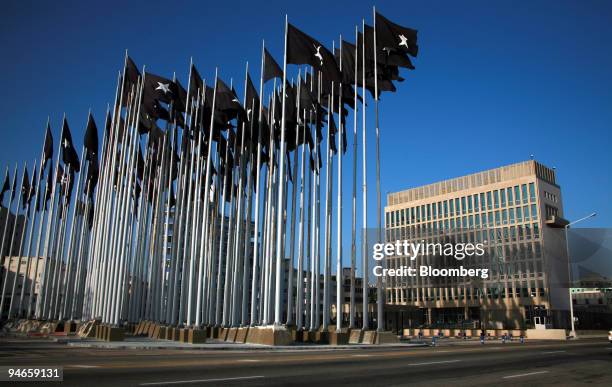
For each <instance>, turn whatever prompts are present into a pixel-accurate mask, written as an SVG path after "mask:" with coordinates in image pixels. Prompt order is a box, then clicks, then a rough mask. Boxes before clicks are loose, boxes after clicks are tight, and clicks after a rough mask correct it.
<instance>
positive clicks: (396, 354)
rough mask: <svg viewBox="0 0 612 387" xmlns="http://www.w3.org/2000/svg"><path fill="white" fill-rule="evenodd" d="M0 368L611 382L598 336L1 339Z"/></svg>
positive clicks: (108, 380) (134, 381)
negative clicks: (525, 339)
mask: <svg viewBox="0 0 612 387" xmlns="http://www.w3.org/2000/svg"><path fill="white" fill-rule="evenodd" d="M2 365H5V366H26V365H28V366H35V365H44V366H49V365H62V366H64V383H63V384H62V385H69V386H92V387H93V386H164V385H169V386H182V385H185V386H195V385H207V386H213V385H214V386H216V385H246V386H267V385H295V386H299V385H305V386H306V385H307V386H312V385H314V386H326V385H367V386H389V385H427V386H436V385H440V386H442V385H470V386H472V385H487V386H491V385H504V384H505V385H526V386H527V385H535V386H539V385H561V386H567V385H581V384H590V385H605V386H611V385H612V347H611V346H610V345H609V344H608V343H607V341H605V340H599V339H597V340H590V339H584V340H577V341H573V342H532V343H526V344H523V345H521V344H518V343H512V344H501V343H499V342H496V343H487V344H485V345H484V346H481V345H479V344H477V343H473V344H468V345H459V343H458V345H452V344H443V345H441V346H438V347H436V348H377V349H367V350H343V351H334V350H331V351H330V350H326V351H319V350H316V351H265V350H264V351H262V350H260V351H210V350H109V349H91V348H73V347H68V346H66V345H63V344H57V343H50V342H46V341H36V340H30V341H24V340H3V341H0V366H2ZM21 385H24V386H25V385H27V384H26V383H20V384H19V386H21ZM39 385H40V384H39Z"/></svg>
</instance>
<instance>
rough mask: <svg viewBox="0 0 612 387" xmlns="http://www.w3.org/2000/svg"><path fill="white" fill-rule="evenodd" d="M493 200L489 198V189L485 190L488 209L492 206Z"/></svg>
mask: <svg viewBox="0 0 612 387" xmlns="http://www.w3.org/2000/svg"><path fill="white" fill-rule="evenodd" d="M492 205H493V200H492V199H491V191H489V192H487V207H488V208H489V210H490V209H491V208H492Z"/></svg>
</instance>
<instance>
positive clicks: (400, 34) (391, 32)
mask: <svg viewBox="0 0 612 387" xmlns="http://www.w3.org/2000/svg"><path fill="white" fill-rule="evenodd" d="M376 43H377V45H378V44H380V45H381V46H382V47H380V49H381V50H383V51H387V52H392V51H396V52H403V53H406V54H408V55H410V56H413V57H416V56H417V53H418V52H419V46H418V45H417V30H415V29H412V28H408V27H403V26H400V25H399V24H395V23H393V22H392V21H390V20H389V19H387V18H386V17H384V16H383V15H381V14H380V13H378V12H376Z"/></svg>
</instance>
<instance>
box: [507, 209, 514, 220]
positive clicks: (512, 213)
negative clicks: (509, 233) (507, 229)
mask: <svg viewBox="0 0 612 387" xmlns="http://www.w3.org/2000/svg"><path fill="white" fill-rule="evenodd" d="M508 212H509V213H510V224H514V208H510V209H509V210H508Z"/></svg>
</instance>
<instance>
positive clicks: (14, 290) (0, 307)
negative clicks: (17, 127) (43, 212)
mask: <svg viewBox="0 0 612 387" xmlns="http://www.w3.org/2000/svg"><path fill="white" fill-rule="evenodd" d="M32 170H33V171H34V172H33V175H32V179H31V184H30V187H29V192H25V193H24V195H25V197H27V203H25V201H26V198H24V203H23V204H27V208H26V211H25V220H24V222H23V227H22V232H21V237H20V238H19V250H18V253H17V270H16V274H15V276H14V277H13V286H12V288H11V301H10V302H9V310H8V318H7V320H10V319H11V312H12V311H13V302H14V300H15V294H16V293H17V281H18V279H19V276H20V274H21V266H22V265H21V256H22V254H23V242H24V240H25V236H26V231H27V226H28V223H31V224H30V230H32V229H33V228H34V221H33V220H32V219H30V210H31V209H32V208H31V203H32V200H31V197H30V196H31V195H32V187H33V185H34V184H36V183H35V182H34V178H35V177H36V160H34V163H33V165H32ZM22 187H23V185H22ZM18 206H19V204H18ZM33 216H34V217H35V216H36V211H34V214H33ZM30 234H31V232H30ZM11 245H12V243H11ZM9 255H10V254H9ZM29 266H30V264H29V260H27V262H26V267H25V272H24V275H23V279H24V281H25V279H26V278H27V277H28V269H29ZM9 271H10V264H9V265H8V268H7V271H6V273H7V278H6V279H7V280H8V272H9ZM6 283H7V281H6V280H5V282H4V288H6ZM24 285H25V284H24ZM3 293H4V289H3ZM4 296H5V294H2V302H1V303H0V304H2V305H0V311H2V310H4Z"/></svg>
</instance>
